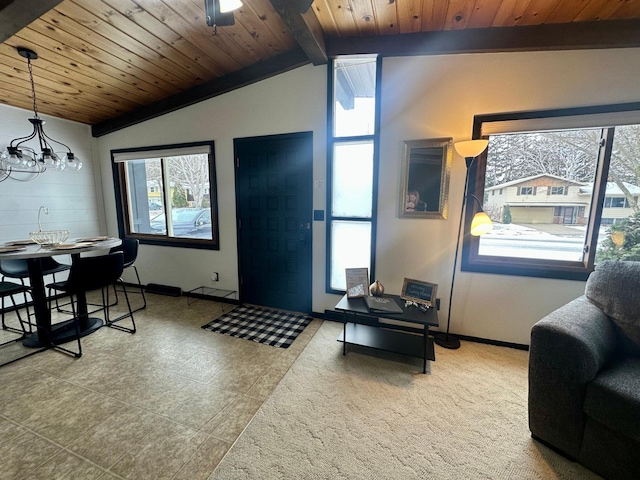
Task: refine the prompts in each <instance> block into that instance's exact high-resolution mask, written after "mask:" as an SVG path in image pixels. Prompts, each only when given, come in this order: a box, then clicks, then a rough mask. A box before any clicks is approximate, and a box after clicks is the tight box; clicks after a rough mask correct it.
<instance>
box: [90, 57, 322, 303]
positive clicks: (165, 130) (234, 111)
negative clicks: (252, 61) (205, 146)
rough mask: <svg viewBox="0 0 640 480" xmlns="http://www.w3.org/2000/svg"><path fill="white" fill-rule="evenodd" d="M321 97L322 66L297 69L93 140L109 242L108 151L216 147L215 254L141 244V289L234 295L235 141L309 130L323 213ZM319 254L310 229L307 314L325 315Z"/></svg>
mask: <svg viewBox="0 0 640 480" xmlns="http://www.w3.org/2000/svg"><path fill="white" fill-rule="evenodd" d="M326 90H327V86H326V67H323V66H322V67H312V66H307V67H302V68H299V69H296V70H294V71H291V72H288V73H284V74H281V75H278V76H276V77H273V78H270V79H267V80H264V81H262V82H259V83H257V84H254V85H250V86H248V87H245V88H242V89H240V90H236V91H234V92H230V93H227V94H225V95H221V96H219V97H215V98H213V99H210V100H207V101H204V102H201V103H199V104H197V105H194V106H191V107H187V108H184V109H181V110H179V111H176V112H173V113H170V114H167V115H163V116H162V117H159V118H156V119H153V120H150V121H147V122H144V123H141V124H139V125H135V126H132V127H130V128H127V129H125V130H121V131H119V132H115V133H113V134H110V135H105V136H104V137H100V138H99V139H98V145H99V155H100V162H101V168H102V176H103V179H104V191H105V207H106V211H107V218H108V231H109V234H111V235H117V234H118V227H117V217H116V210H115V198H114V195H113V178H112V173H111V161H110V151H111V150H112V149H116V148H127V147H137V146H148V145H163V144H171V143H183V142H189V141H196V140H214V142H215V159H216V177H217V179H216V180H217V187H218V214H219V231H220V250H219V251H212V250H197V249H185V248H172V247H159V246H151V245H143V246H141V248H140V252H139V256H138V261H137V262H136V265H137V266H138V269H139V270H140V276H141V277H142V281H143V283H147V282H154V283H160V284H164V285H173V286H179V287H181V288H182V289H183V290H189V289H191V288H195V287H197V286H200V285H205V286H209V287H218V288H224V289H231V290H238V272H237V263H238V256H237V239H236V220H235V216H236V204H235V188H234V185H235V183H234V182H235V176H234V175H235V172H234V159H233V139H234V138H244V137H253V136H260V135H272V134H281V133H292V132H303V131H313V148H314V153H313V163H314V172H313V176H314V185H315V187H314V205H313V208H314V209H322V210H324V208H325V198H326V197H325V183H324V180H325V177H326V173H325V164H326V147H325V143H326V142H325V140H326ZM318 182H319V183H318ZM324 251H325V228H324V223H323V222H314V223H313V269H314V277H313V292H314V294H313V297H314V303H313V309H314V311H323V310H324V308H325V305H324V304H323V303H322V302H321V301H319V300H318V299H319V298H321V293H320V292H323V291H324V270H325V267H324ZM214 271H215V272H219V273H220V281H218V282H213V281H212V280H211V273H212V272H214ZM329 304H331V302H329ZM331 306H333V305H331Z"/></svg>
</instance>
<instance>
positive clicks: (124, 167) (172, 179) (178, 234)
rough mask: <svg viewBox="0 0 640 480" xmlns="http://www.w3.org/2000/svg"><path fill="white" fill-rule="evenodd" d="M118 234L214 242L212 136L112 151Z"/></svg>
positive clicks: (185, 243)
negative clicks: (207, 138)
mask: <svg viewBox="0 0 640 480" xmlns="http://www.w3.org/2000/svg"><path fill="white" fill-rule="evenodd" d="M111 155H112V160H113V168H114V178H116V180H117V181H116V188H117V190H118V195H117V203H118V220H119V226H120V230H121V235H124V236H126V237H132V238H138V239H139V240H140V242H141V243H151V244H160V245H174V246H181V247H194V248H211V249H218V248H219V239H218V218H217V201H216V196H215V192H216V187H215V164H214V158H213V142H199V143H189V144H180V145H165V146H156V147H145V148H134V149H120V150H113V151H112V152H111Z"/></svg>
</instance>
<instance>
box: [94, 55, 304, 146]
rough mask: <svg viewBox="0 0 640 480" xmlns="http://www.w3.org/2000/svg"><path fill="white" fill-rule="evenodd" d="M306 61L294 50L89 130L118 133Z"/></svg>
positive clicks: (98, 134)
mask: <svg viewBox="0 0 640 480" xmlns="http://www.w3.org/2000/svg"><path fill="white" fill-rule="evenodd" d="M308 63H309V59H308V58H307V56H306V55H305V53H304V52H303V51H302V50H300V49H296V50H293V51H290V52H286V53H283V54H281V55H278V56H276V57H273V58H270V59H268V60H263V61H261V62H258V63H255V64H253V65H250V66H248V67H245V68H242V69H240V70H237V71H235V72H232V73H229V74H227V75H224V76H222V77H219V78H216V79H214V80H211V81H209V82H206V83H204V84H202V85H198V86H197V87H193V88H191V89H189V90H187V91H185V92H181V93H179V94H176V95H172V96H170V97H168V98H165V99H163V100H160V101H158V102H155V103H152V104H150V105H146V106H144V107H140V108H138V109H136V110H134V111H132V112H129V113H126V114H125V115H121V116H119V117H116V118H113V119H111V120H107V121H105V122H102V123H98V124H95V125H93V126H92V127H91V133H92V135H93V136H94V137H101V136H103V135H107V134H108V133H112V132H115V131H117V130H121V129H123V128H126V127H130V126H131V125H135V124H137V123H141V122H144V121H146V120H150V119H152V118H155V117H159V116H160V115H164V114H165V113H169V112H173V111H175V110H178V109H180V108H183V107H188V106H189V105H193V104H195V103H198V102H202V101H203V100H207V99H209V98H213V97H216V96H218V95H222V94H223V93H228V92H231V91H233V90H236V89H238V88H242V87H245V86H247V85H251V84H252V83H256V82H259V81H261V80H265V79H267V78H269V77H272V76H274V75H278V74H280V73H284V72H286V71H289V70H293V69H294V68H298V67H301V66H303V65H307V64H308Z"/></svg>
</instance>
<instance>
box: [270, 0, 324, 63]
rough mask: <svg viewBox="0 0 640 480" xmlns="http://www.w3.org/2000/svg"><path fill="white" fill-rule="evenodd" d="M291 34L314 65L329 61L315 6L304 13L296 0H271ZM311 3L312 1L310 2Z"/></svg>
mask: <svg viewBox="0 0 640 480" xmlns="http://www.w3.org/2000/svg"><path fill="white" fill-rule="evenodd" d="M269 1H270V2H271V5H273V8H274V9H275V10H276V12H278V15H280V18H282V21H283V22H284V23H285V25H286V26H287V27H288V28H289V30H290V31H291V34H292V35H293V37H294V38H295V39H296V41H297V42H298V45H300V48H302V50H303V51H304V53H306V55H307V57H308V58H309V60H310V61H311V63H313V64H314V65H324V64H325V63H327V60H328V58H327V52H326V49H325V39H324V32H323V31H322V27H321V26H320V22H319V21H318V17H316V14H315V12H314V11H313V8H309V9H308V10H307V11H306V12H304V13H302V12H301V10H302V9H303V7H301V6H300V3H305V2H298V1H295V0H269ZM309 3H310V2H309Z"/></svg>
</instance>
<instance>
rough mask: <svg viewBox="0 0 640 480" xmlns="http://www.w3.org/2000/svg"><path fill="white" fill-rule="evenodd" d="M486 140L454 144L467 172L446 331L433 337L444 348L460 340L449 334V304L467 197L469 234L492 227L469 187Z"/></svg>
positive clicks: (479, 233)
mask: <svg viewBox="0 0 640 480" xmlns="http://www.w3.org/2000/svg"><path fill="white" fill-rule="evenodd" d="M488 144H489V141H488V140H468V141H465V142H458V143H456V144H454V147H455V149H456V152H458V154H459V155H461V156H463V157H464V159H465V162H466V164H467V174H466V177H465V181H464V196H463V197H462V208H461V209H460V223H459V224H458V236H457V237H456V254H455V256H454V258H453V274H452V276H451V292H450V294H449V314H448V315H447V331H446V332H434V333H433V337H434V341H435V342H436V344H438V345H440V346H441V347H444V348H449V349H456V348H460V340H459V339H458V338H457V337H455V336H453V335H450V334H449V326H450V325H451V304H452V303H453V286H454V285H455V281H456V267H457V266H458V251H459V249H460V235H461V233H462V222H463V219H464V212H465V208H466V204H467V198H468V197H471V198H473V199H474V200H475V201H476V202H477V204H478V212H477V213H476V214H475V215H474V217H473V220H472V221H471V235H474V236H478V235H484V234H485V233H489V232H490V231H491V230H492V229H493V223H492V222H491V219H490V218H489V215H487V214H486V213H485V212H484V210H482V202H480V200H479V199H478V197H476V196H475V195H472V194H470V193H469V192H468V191H467V189H468V188H469V167H471V165H472V164H473V161H474V160H475V159H476V158H477V157H478V155H480V154H481V153H482V152H484V150H485V149H486V148H487V145H488Z"/></svg>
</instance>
